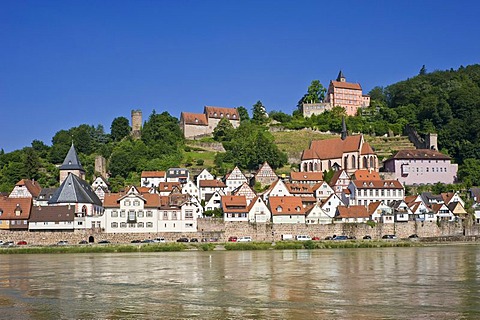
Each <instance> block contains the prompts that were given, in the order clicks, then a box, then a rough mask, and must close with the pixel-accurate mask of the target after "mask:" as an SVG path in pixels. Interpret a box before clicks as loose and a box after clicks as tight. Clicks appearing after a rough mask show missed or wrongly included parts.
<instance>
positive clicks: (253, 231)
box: [0, 218, 480, 245]
mask: <svg viewBox="0 0 480 320" xmlns="http://www.w3.org/2000/svg"><path fill="white" fill-rule="evenodd" d="M197 225H198V232H190V233H174V232H170V233H132V234H125V233H118V234H115V233H113V234H107V233H102V232H100V231H92V230H87V231H75V232H30V231H7V230H1V231H0V240H3V241H14V242H18V241H20V240H25V241H27V243H29V244H39V245H51V244H56V243H57V242H58V241H61V240H63V241H68V242H69V243H72V244H75V243H78V242H80V241H81V240H87V241H89V240H93V241H94V242H98V241H100V240H109V241H111V242H113V243H129V242H130V241H132V240H143V239H154V238H156V237H164V238H165V239H166V240H167V241H170V242H171V241H176V240H177V239H178V238H180V237H187V238H198V239H199V240H201V239H202V238H207V239H211V238H216V239H218V241H227V240H228V238H229V237H230V236H237V237H241V236H251V237H252V238H253V240H255V241H279V240H281V238H282V235H283V234H289V235H292V236H293V237H295V236H296V235H309V236H311V237H319V238H320V239H324V238H325V237H327V236H333V235H346V236H354V237H356V238H357V239H361V238H362V237H363V236H365V235H369V236H371V237H372V238H373V239H379V238H381V237H382V236H383V235H385V234H395V235H397V237H398V238H407V237H408V236H409V235H411V234H417V235H418V236H419V237H421V238H433V237H436V238H442V237H460V236H469V237H476V236H480V225H473V226H470V227H467V228H465V230H464V228H463V226H462V225H461V223H458V222H442V223H441V224H439V225H437V223H436V222H424V223H422V222H414V221H410V222H405V223H396V224H377V225H376V226H374V227H370V226H369V225H366V224H364V223H359V224H354V223H350V224H346V223H345V224H328V225H305V224H271V223H247V222H224V221H223V219H212V218H205V219H199V220H198V221H197ZM90 237H93V238H92V239H90Z"/></svg>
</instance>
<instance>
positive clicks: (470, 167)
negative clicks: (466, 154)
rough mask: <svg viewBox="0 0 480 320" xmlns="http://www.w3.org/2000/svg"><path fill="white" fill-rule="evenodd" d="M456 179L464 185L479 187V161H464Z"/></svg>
mask: <svg viewBox="0 0 480 320" xmlns="http://www.w3.org/2000/svg"><path fill="white" fill-rule="evenodd" d="M458 178H459V179H460V181H462V182H464V183H468V184H470V185H474V186H480V159H465V160H464V162H463V165H462V166H460V169H459V170H458Z"/></svg>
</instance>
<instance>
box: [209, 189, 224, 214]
mask: <svg viewBox="0 0 480 320" xmlns="http://www.w3.org/2000/svg"><path fill="white" fill-rule="evenodd" d="M224 195H225V193H223V191H215V192H214V193H213V194H211V195H210V199H208V200H207V203H206V204H205V211H212V210H215V209H221V208H222V197H223V196H224Z"/></svg>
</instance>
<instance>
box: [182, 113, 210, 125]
mask: <svg viewBox="0 0 480 320" xmlns="http://www.w3.org/2000/svg"><path fill="white" fill-rule="evenodd" d="M180 118H183V122H184V123H185V124H194V125H198V126H208V121H207V116H206V115H205V114H204V113H191V112H182V113H181V115H180Z"/></svg>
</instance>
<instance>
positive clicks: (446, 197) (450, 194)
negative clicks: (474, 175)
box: [440, 192, 455, 204]
mask: <svg viewBox="0 0 480 320" xmlns="http://www.w3.org/2000/svg"><path fill="white" fill-rule="evenodd" d="M440 195H441V196H442V199H443V202H445V203H447V204H448V203H449V202H450V201H451V200H452V198H453V197H454V196H455V192H442V193H440Z"/></svg>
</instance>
